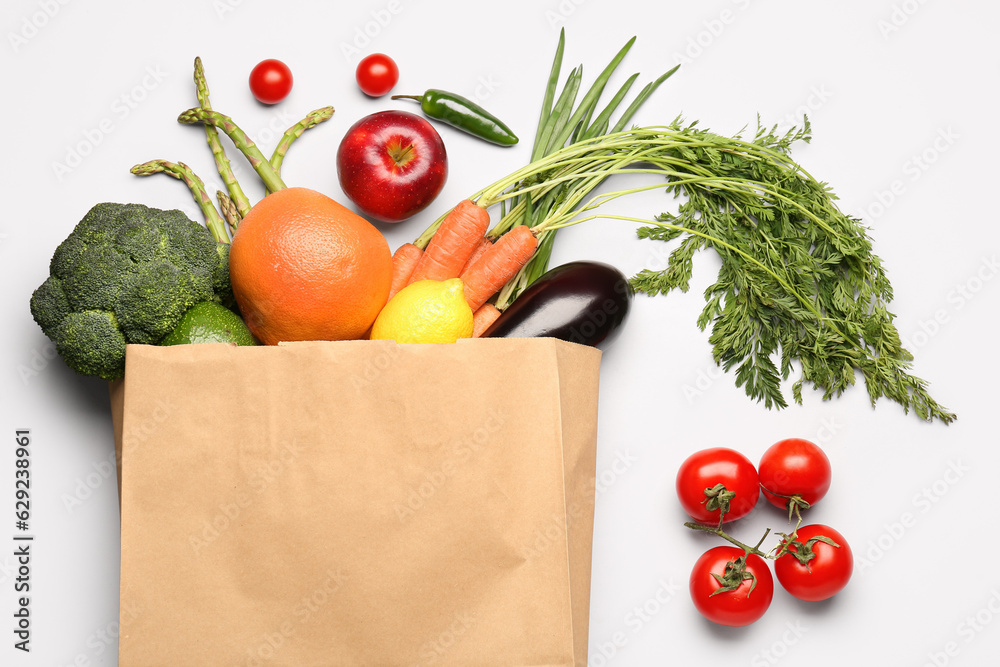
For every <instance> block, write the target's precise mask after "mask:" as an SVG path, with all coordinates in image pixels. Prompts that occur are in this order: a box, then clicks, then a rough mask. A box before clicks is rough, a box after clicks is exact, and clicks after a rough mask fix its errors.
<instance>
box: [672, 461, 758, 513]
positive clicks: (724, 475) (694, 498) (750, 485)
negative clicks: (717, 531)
mask: <svg viewBox="0 0 1000 667" xmlns="http://www.w3.org/2000/svg"><path fill="white" fill-rule="evenodd" d="M717 484H722V485H723V486H725V487H726V491H727V492H729V493H731V494H735V495H733V496H732V498H730V499H728V509H727V510H726V515H725V517H724V518H725V521H735V520H736V519H739V518H742V517H744V516H746V515H747V514H749V513H750V511H751V510H752V509H753V508H754V506H755V505H756V504H757V499H758V498H759V497H760V484H759V482H758V479H757V470H756V468H754V467H753V463H751V462H750V459H748V458H747V457H745V456H743V454H740V453H739V452H737V451H736V450H733V449H727V448H726V447H713V448H711V449H703V450H701V451H700V452H695V453H694V454H692V455H691V456H689V457H688V458H687V459H686V460H685V461H684V463H682V464H681V467H680V468H679V469H678V470H677V498H678V499H679V500H680V503H681V507H683V508H684V511H685V512H687V513H688V514H689V515H690V516H691V518H692V519H694V520H695V521H697V522H698V523H702V524H705V525H709V526H714V525H718V523H719V511H720V508H719V507H718V501H719V500H722V499H724V497H722V496H718V497H716V498H715V501H714V502H713V499H712V498H710V497H709V495H708V494H707V493H706V492H707V490H709V489H713V488H715V487H716V485H717ZM727 495H728V494H727Z"/></svg>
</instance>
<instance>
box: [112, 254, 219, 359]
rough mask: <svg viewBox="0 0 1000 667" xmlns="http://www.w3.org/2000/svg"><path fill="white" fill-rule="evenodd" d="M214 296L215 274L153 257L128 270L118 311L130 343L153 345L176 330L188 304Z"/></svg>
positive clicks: (117, 307) (191, 304)
mask: <svg viewBox="0 0 1000 667" xmlns="http://www.w3.org/2000/svg"><path fill="white" fill-rule="evenodd" d="M213 268H214V267H213ZM212 296H213V291H212V274H211V273H210V271H208V270H206V268H205V267H201V268H199V269H197V271H191V270H185V269H180V268H178V267H176V266H174V265H173V264H171V263H170V262H168V261H166V260H154V261H152V262H147V263H145V264H141V265H140V266H138V267H136V269H135V270H134V271H132V272H131V273H130V274H129V276H128V280H127V282H126V284H125V287H124V289H123V290H122V292H121V296H120V298H119V300H118V304H117V305H116V306H115V315H117V316H118V321H119V323H120V324H121V328H122V332H123V333H124V334H125V338H126V339H127V340H128V341H129V342H130V343H147V344H151V345H152V344H156V343H158V342H160V339H161V338H163V337H164V336H166V335H167V334H168V333H170V332H171V331H173V329H174V327H175V326H177V323H178V322H179V321H180V319H181V317H183V316H184V313H186V312H187V310H188V308H190V307H191V306H193V305H194V304H196V303H200V302H202V301H209V300H211V299H212Z"/></svg>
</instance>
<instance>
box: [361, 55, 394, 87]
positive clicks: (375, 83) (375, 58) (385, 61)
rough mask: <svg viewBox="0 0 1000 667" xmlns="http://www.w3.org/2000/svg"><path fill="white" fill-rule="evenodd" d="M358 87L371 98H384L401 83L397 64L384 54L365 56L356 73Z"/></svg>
mask: <svg viewBox="0 0 1000 667" xmlns="http://www.w3.org/2000/svg"><path fill="white" fill-rule="evenodd" d="M354 74H355V77H356V78H357V80H358V87H359V88H360V89H361V92H363V93H364V94H365V95H368V96H369V97H382V96H383V95H385V94H386V93H388V92H389V91H390V90H392V87H393V86H395V85H396V82H397V81H399V68H398V67H396V62H395V61H394V60H393V59H392V58H390V57H389V56H387V55H385V54H384V53H373V54H371V55H369V56H365V57H364V58H362V59H361V62H359V63H358V69H357V70H356V71H355V73H354Z"/></svg>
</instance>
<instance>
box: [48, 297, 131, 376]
mask: <svg viewBox="0 0 1000 667" xmlns="http://www.w3.org/2000/svg"><path fill="white" fill-rule="evenodd" d="M55 334H56V335H55V338H54V340H55V342H56V350H57V351H58V352H59V355H60V356H61V357H62V358H63V359H65V360H66V364H67V365H68V366H69V367H70V368H72V369H73V370H75V371H76V372H78V373H82V374H84V375H96V376H97V377H100V378H104V379H105V380H114V379H115V378H120V377H121V376H123V375H124V374H125V336H123V335H122V332H121V330H120V329H119V328H118V321H117V319H115V316H114V313H109V312H107V311H103V310H84V311H81V312H76V313H70V314H69V315H67V316H66V317H64V318H63V320H62V322H60V323H59V326H58V327H56V331H55Z"/></svg>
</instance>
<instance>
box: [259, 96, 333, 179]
mask: <svg viewBox="0 0 1000 667" xmlns="http://www.w3.org/2000/svg"><path fill="white" fill-rule="evenodd" d="M332 117H333V107H323V108H322V109H316V110H315V111H310V112H309V113H308V114H307V115H306V117H305V118H303V119H302V120H300V121H299V122H297V123H296V124H295V125H292V126H291V127H290V128H288V129H287V130H285V134H284V135H282V137H281V141H279V142H278V145H277V146H275V148H274V153H272V154H271V159H270V163H271V169H274V173H275V174H277V175H278V176H281V163H282V161H283V160H284V159H285V154H286V153H287V152H288V149H289V147H290V146H291V145H292V142H293V141H295V140H296V139H298V138H299V137H301V136H302V133H303V132H305V131H306V130H308V129H309V128H311V127H316V126H317V125H319V124H320V123H322V122H325V121H328V120H330V118H332Z"/></svg>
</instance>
